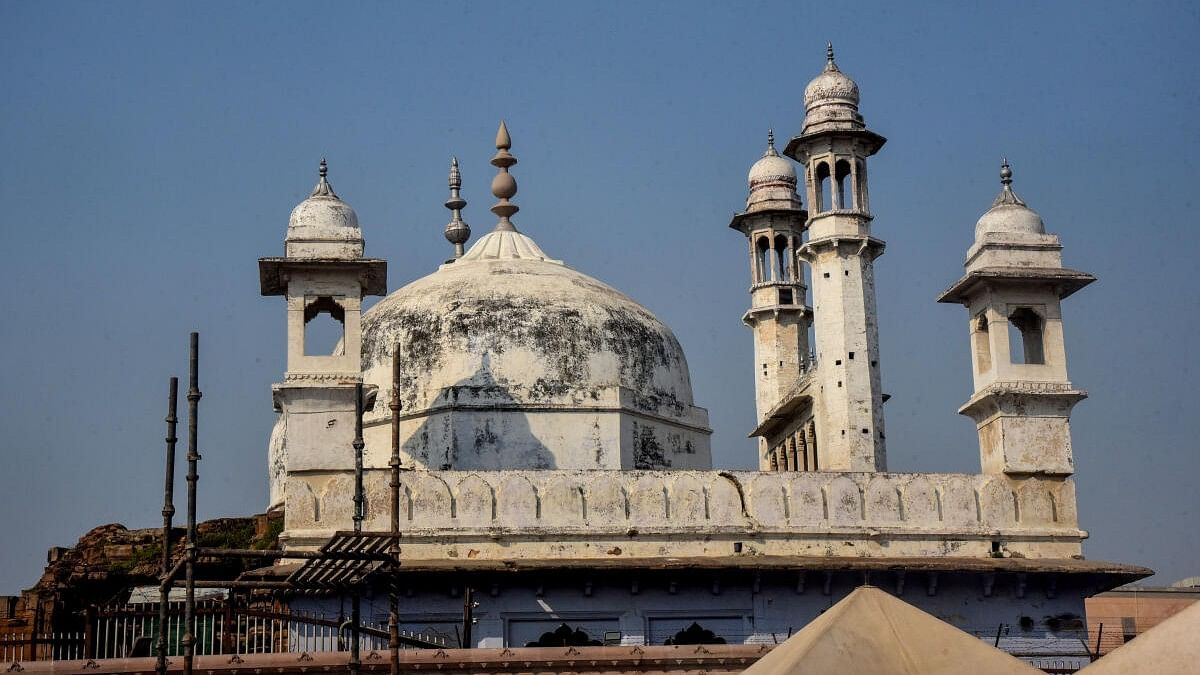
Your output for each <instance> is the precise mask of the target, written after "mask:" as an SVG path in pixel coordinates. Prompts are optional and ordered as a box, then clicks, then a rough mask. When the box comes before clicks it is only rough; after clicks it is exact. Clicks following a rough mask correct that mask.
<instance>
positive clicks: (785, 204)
mask: <svg viewBox="0 0 1200 675" xmlns="http://www.w3.org/2000/svg"><path fill="white" fill-rule="evenodd" d="M746 181H747V182H748V183H749V184H750V194H749V196H747V197H746V211H747V212H750V211H762V210H764V209H799V208H800V197H799V196H798V195H797V194H796V168H795V167H794V166H793V165H792V163H791V162H790V161H788V160H787V158H785V157H782V156H780V154H779V152H778V151H777V150H775V132H774V131H773V130H768V131H767V149H766V151H765V152H763V156H762V157H761V158H760V159H759V160H758V161H757V162H755V163H754V165H753V166H751V167H750V174H749V175H748V176H747V177H746Z"/></svg>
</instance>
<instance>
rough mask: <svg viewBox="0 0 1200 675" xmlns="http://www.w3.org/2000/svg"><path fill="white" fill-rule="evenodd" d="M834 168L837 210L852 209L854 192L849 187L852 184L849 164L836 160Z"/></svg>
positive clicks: (842, 160)
mask: <svg viewBox="0 0 1200 675" xmlns="http://www.w3.org/2000/svg"><path fill="white" fill-rule="evenodd" d="M834 168H835V170H836V174H835V175H834V179H835V180H836V181H837V208H839V209H852V208H854V195H853V192H854V190H853V188H852V186H851V185H850V183H851V182H852V179H851V176H850V162H847V161H846V160H844V159H841V160H838V163H837V164H836V165H835V167H834Z"/></svg>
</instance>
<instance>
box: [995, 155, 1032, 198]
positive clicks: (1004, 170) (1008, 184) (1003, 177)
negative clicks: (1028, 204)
mask: <svg viewBox="0 0 1200 675" xmlns="http://www.w3.org/2000/svg"><path fill="white" fill-rule="evenodd" d="M1012 175H1013V172H1012V167H1010V166H1009V165H1008V158H1007V157H1001V158H1000V184H1001V185H1003V186H1004V189H1003V190H1001V191H1000V195H999V196H997V197H996V201H994V202H992V206H999V205H1001V204H1016V205H1017V206H1025V202H1023V201H1021V198H1020V197H1018V196H1017V193H1015V192H1013V189H1012V182H1013V180H1012Z"/></svg>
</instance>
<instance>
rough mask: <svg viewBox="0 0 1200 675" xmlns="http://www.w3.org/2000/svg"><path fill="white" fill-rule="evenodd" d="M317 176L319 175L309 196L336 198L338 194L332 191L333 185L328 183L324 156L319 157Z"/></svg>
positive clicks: (327, 169)
mask: <svg viewBox="0 0 1200 675" xmlns="http://www.w3.org/2000/svg"><path fill="white" fill-rule="evenodd" d="M317 176H318V177H319V178H318V180H317V186H316V187H314V188H313V191H312V194H311V195H310V196H311V197H332V198H334V199H337V198H338V196H337V194H336V193H334V191H333V186H332V185H330V184H329V179H328V176H329V164H328V163H327V162H326V161H325V158H324V157H322V158H321V163H320V164H319V165H318V168H317Z"/></svg>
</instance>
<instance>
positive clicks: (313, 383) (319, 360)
mask: <svg viewBox="0 0 1200 675" xmlns="http://www.w3.org/2000/svg"><path fill="white" fill-rule="evenodd" d="M363 247H364V244H363V236H362V230H360V229H359V227H358V214H356V213H355V212H354V209H352V208H351V207H350V205H349V204H347V203H346V202H344V201H342V200H341V198H340V197H338V196H337V193H335V192H334V191H333V186H332V185H330V184H329V180H328V167H327V165H326V164H325V160H323V159H322V160H321V167H320V173H319V179H318V182H317V186H316V187H315V188H313V191H312V194H311V195H310V196H309V197H308V198H307V199H305V200H304V201H302V202H300V204H299V205H297V206H296V208H295V209H293V210H292V215H291V218H290V219H289V221H288V228H287V236H286V238H285V239H284V255H283V257H281V258H259V261H258V271H259V282H260V286H261V292H262V294H263V295H282V296H284V297H286V298H287V372H286V373H285V374H284V378H283V382H282V383H281V384H276V385H274V386H273V387H272V392H273V396H274V403H275V409H276V410H277V411H278V412H279V413H281V416H282V419H281V421H280V424H278V425H277V426H276V429H277V432H276V436H277V437H273V438H272V443H271V444H272V450H271V453H272V455H271V458H270V474H271V475H270V485H271V504H272V505H276V504H279V503H281V502H283V501H284V499H285V496H286V493H287V491H288V489H289V488H288V484H289V483H292V482H293V481H297V480H299V481H303V478H301V476H303V475H304V474H305V472H311V471H349V470H352V469H353V464H354V462H353V452H351V450H350V443H351V440H352V437H353V433H352V432H353V429H354V407H355V401H354V397H355V385H356V384H358V383H360V382H362V365H361V359H362V347H361V344H362V330H361V327H360V323H359V318H360V315H361V312H362V299H363V297H365V296H368V295H383V294H384V293H385V292H386V287H387V263H386V262H385V261H383V260H379V259H375V258H364V257H363ZM322 314H327V315H328V317H327V320H328V319H332V320H335V321H336V322H337V323H339V324H341V331H342V339H341V341H340V342H339V343H338V347H337V348H335V349H334V350H333V352H332V353H329V352H328V351H325V352H321V351H318V350H317V349H316V348H315V347H314V345H312V344H310V343H309V342H308V341H307V340H306V335H305V332H306V327H307V325H308V324H309V323H310V322H311V321H313V320H315V319H316V318H317V317H318V316H320V315H322ZM372 395H373V392H372ZM368 407H369V406H368ZM280 434H281V435H280ZM296 512H299V511H296ZM284 528H285V531H287V530H288V529H290V528H289V527H288V524H287V522H286V521H285V523H284Z"/></svg>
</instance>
